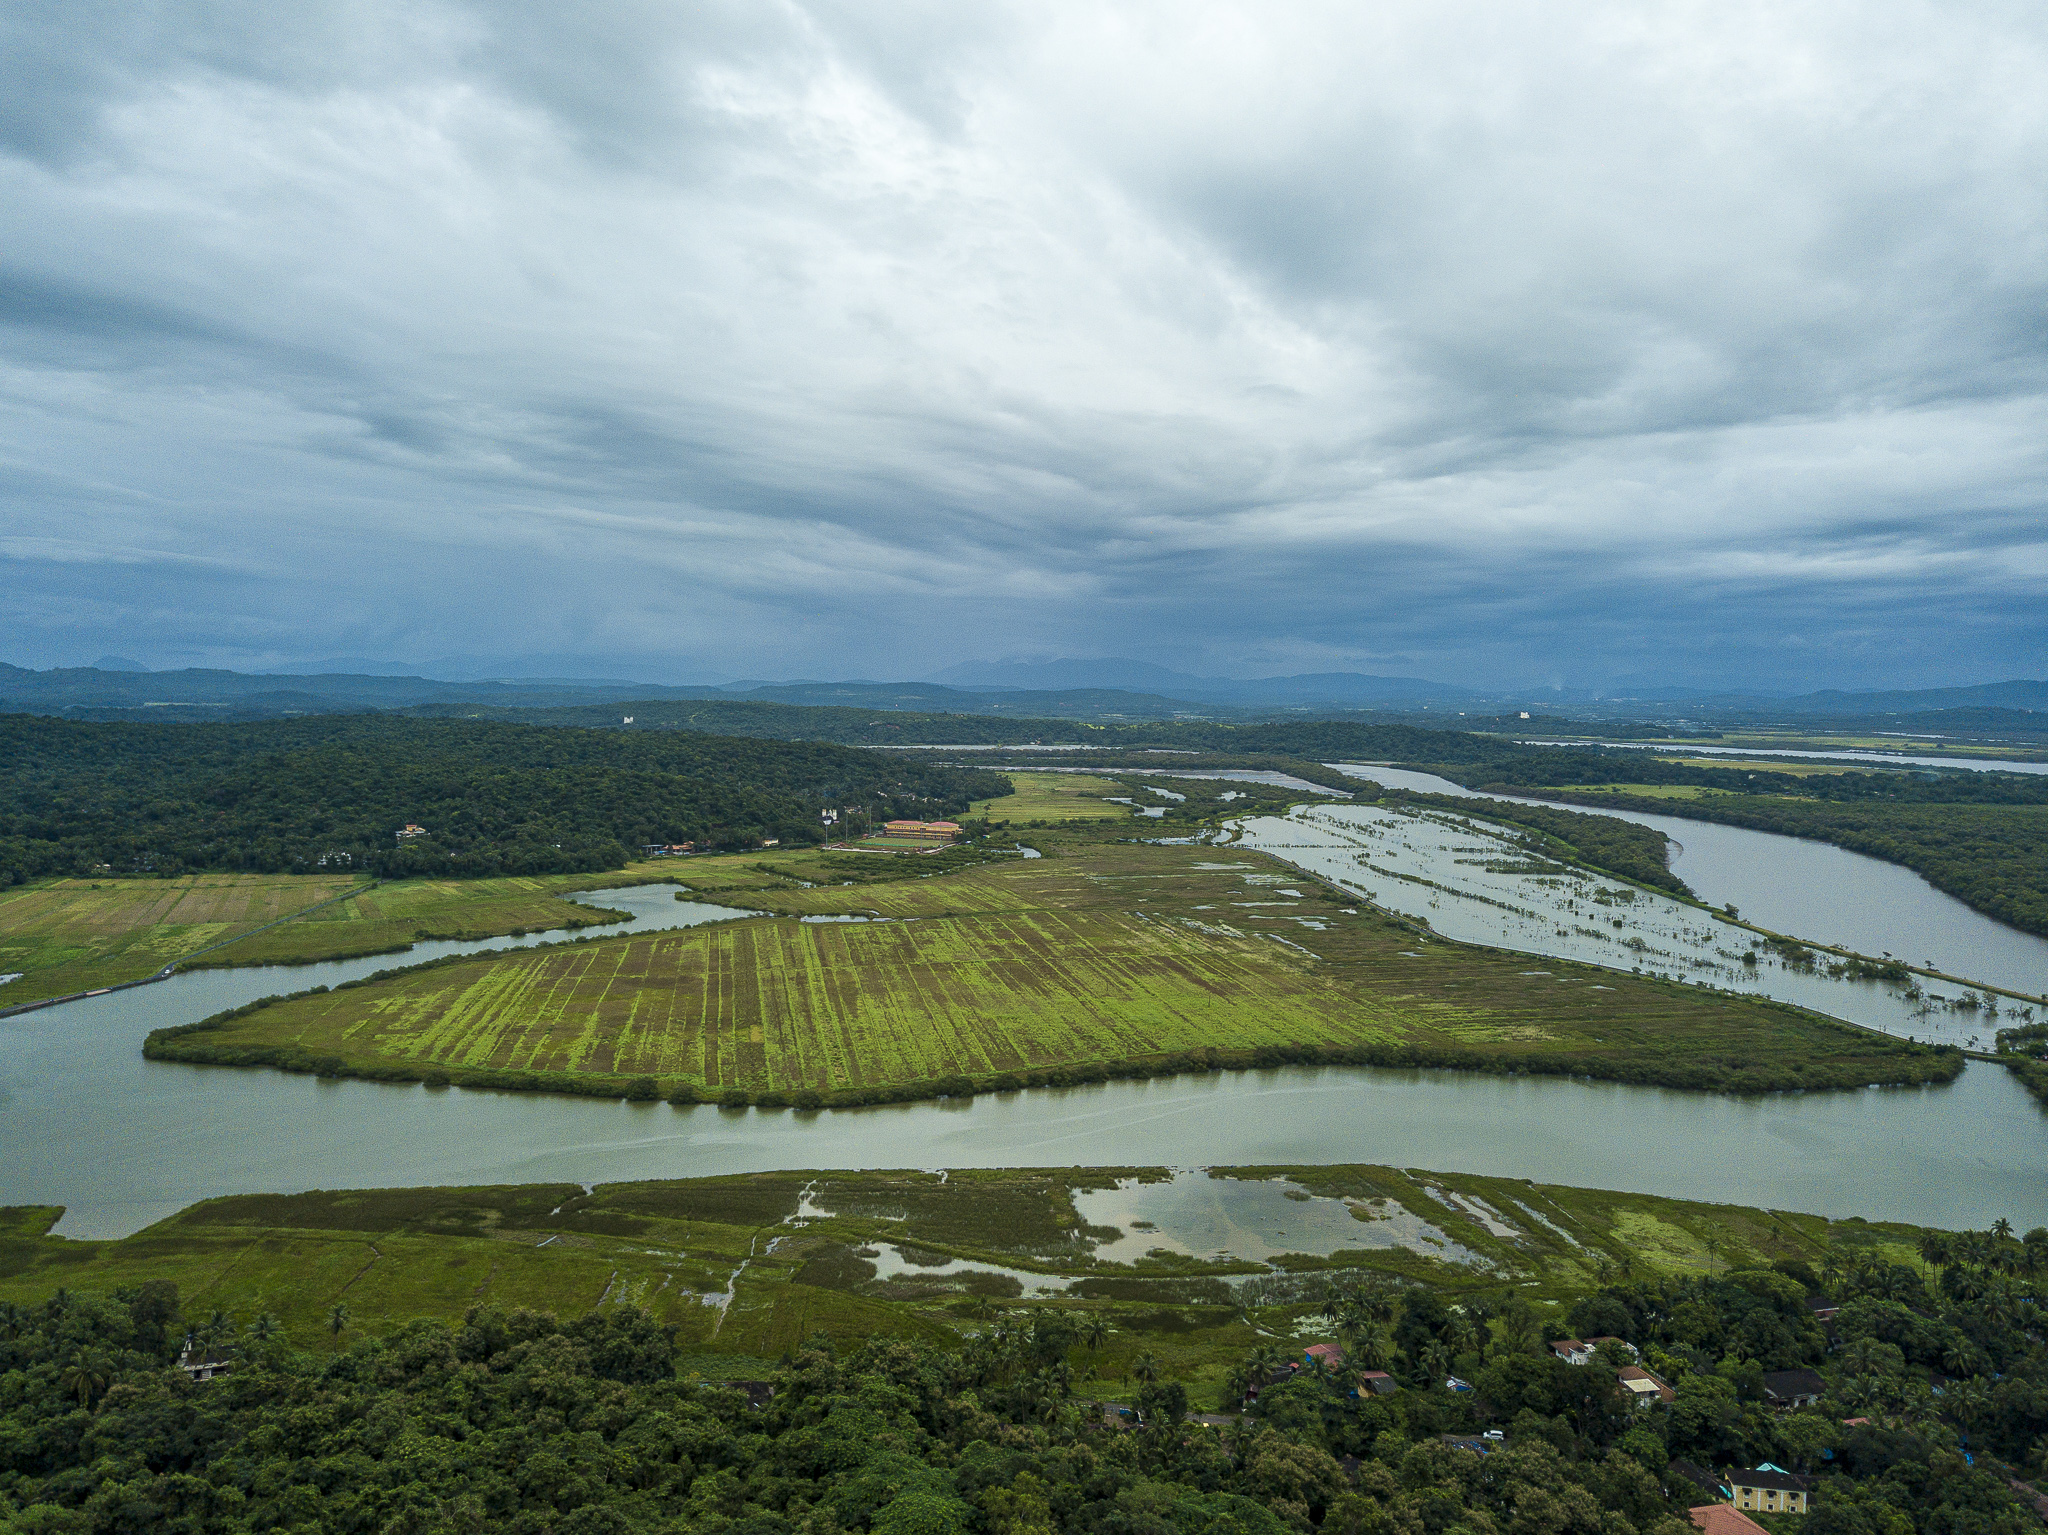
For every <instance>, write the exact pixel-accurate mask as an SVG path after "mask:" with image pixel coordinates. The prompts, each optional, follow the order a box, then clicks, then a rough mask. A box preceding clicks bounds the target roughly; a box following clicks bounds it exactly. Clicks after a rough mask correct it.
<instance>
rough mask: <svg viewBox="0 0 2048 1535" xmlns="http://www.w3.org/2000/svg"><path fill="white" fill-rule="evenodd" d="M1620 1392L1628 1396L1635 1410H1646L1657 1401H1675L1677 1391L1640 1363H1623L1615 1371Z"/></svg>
mask: <svg viewBox="0 0 2048 1535" xmlns="http://www.w3.org/2000/svg"><path fill="white" fill-rule="evenodd" d="M1615 1378H1616V1380H1617V1381H1618V1382H1619V1383H1620V1386H1621V1389H1622V1392H1623V1393H1624V1394H1625V1395H1626V1396H1627V1397H1628V1399H1629V1405H1630V1406H1632V1407H1634V1408H1635V1410H1636V1411H1637V1412H1646V1411H1648V1410H1649V1409H1650V1408H1652V1407H1654V1406H1656V1405H1657V1404H1658V1403H1659V1402H1675V1401H1677V1400H1678V1393H1677V1392H1676V1391H1673V1390H1672V1389H1671V1387H1670V1386H1669V1385H1667V1384H1666V1383H1665V1381H1664V1380H1663V1378H1662V1377H1660V1376H1657V1375H1654V1374H1652V1373H1651V1372H1650V1371H1648V1370H1646V1369H1644V1368H1643V1367H1642V1366H1641V1365H1635V1364H1629V1365H1623V1366H1622V1367H1621V1368H1620V1369H1619V1370H1617V1371H1616V1372H1615Z"/></svg>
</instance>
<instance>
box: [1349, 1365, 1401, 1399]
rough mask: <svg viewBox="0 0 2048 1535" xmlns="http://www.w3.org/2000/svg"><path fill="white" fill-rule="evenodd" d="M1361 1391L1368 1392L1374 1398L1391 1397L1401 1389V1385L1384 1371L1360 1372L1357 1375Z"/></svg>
mask: <svg viewBox="0 0 2048 1535" xmlns="http://www.w3.org/2000/svg"><path fill="white" fill-rule="evenodd" d="M1358 1386H1359V1389H1360V1390H1361V1391H1370V1392H1371V1393H1372V1394H1373V1395H1374V1396H1392V1395H1393V1394H1394V1393H1395V1392H1396V1391H1399V1390H1400V1389H1401V1383H1400V1382H1399V1381H1397V1380H1395V1379H1394V1377H1393V1376H1391V1375H1389V1374H1388V1373H1387V1372H1386V1371H1385V1370H1361V1371H1359V1374H1358Z"/></svg>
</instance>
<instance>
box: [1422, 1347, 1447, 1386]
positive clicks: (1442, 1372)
mask: <svg viewBox="0 0 2048 1535" xmlns="http://www.w3.org/2000/svg"><path fill="white" fill-rule="evenodd" d="M1421 1364H1422V1369H1423V1372H1424V1373H1425V1374H1426V1375H1428V1376H1429V1378H1430V1380H1431V1381H1433V1382H1434V1383H1436V1384H1437V1385H1442V1384H1443V1382H1444V1379H1445V1377H1446V1376H1448V1375H1449V1374H1450V1373H1451V1351H1450V1350H1449V1349H1447V1348H1445V1347H1444V1346H1443V1344H1441V1343H1439V1342H1435V1341H1433V1340H1432V1341H1431V1342H1429V1343H1426V1344H1424V1345H1423V1347H1422V1359H1421Z"/></svg>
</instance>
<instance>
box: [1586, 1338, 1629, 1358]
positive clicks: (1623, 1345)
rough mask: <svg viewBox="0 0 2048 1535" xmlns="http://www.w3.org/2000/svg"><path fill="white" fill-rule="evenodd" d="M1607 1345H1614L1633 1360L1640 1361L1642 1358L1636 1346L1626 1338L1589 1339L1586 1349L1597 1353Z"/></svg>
mask: <svg viewBox="0 0 2048 1535" xmlns="http://www.w3.org/2000/svg"><path fill="white" fill-rule="evenodd" d="M1607 1344H1612V1345H1613V1346H1614V1347H1615V1348H1618V1349H1620V1350H1621V1352H1622V1353H1624V1354H1626V1355H1628V1357H1629V1358H1631V1359H1640V1358H1641V1357H1642V1355H1641V1354H1639V1353H1637V1352H1636V1346H1635V1345H1634V1344H1633V1343H1631V1342H1629V1341H1628V1339H1626V1338H1588V1339H1587V1340H1586V1347H1587V1348H1590V1349H1594V1350H1596V1351H1597V1350H1598V1349H1600V1348H1601V1347H1603V1346H1604V1345H1607Z"/></svg>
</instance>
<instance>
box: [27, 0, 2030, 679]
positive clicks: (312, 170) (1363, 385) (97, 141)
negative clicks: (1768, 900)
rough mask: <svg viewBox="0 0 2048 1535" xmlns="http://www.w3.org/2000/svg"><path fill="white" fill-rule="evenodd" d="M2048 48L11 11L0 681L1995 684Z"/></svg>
mask: <svg viewBox="0 0 2048 1535" xmlns="http://www.w3.org/2000/svg"><path fill="white" fill-rule="evenodd" d="M2044 78H2048V10H2044V8H2043V7H2041V6H2040V5H2039V4H2038V0H2015V3H2011V4H2000V3H1996V0H1986V3H1980V4H1975V5H1968V6H1957V5H1953V4H1945V5H1932V4H1930V5H1916V4H1911V3H1894V0H1867V3H1864V4H1860V5H1848V4H1839V5H1831V4H1799V3H1796V0H1795V3H1792V4H1785V3H1774V4H1769V5H1765V4H1754V5H1746V4H1742V3H1727V0H1716V3H1700V4H1684V3H1672V4H1669V5H1644V4H1642V3H1640V0H1619V3H1615V4H1600V3H1575V4H1567V5H1554V4H1534V3H1532V4H1527V5H1518V4H1513V3H1499V0H1495V3H1490V4H1483V5H1470V6H1467V5H1461V4H1459V3H1458V0H1429V3H1427V4H1414V5H1407V4H1402V3H1398V0H1384V3H1378V4H1374V5H1370V6H1361V5H1357V4H1355V3H1338V4H1329V5H1317V4H1314V3H1302V4H1295V5H1284V6H1275V5H1272V4H1270V3H1268V4H1250V3H1248V4H1243V5H1226V4H1205V3H1202V0H1174V3H1171V4H1158V5H1143V4H1132V5H1121V6H1118V5H1109V6H1105V5H1103V4H1101V3H1099V0H1089V3H1076V4H1063V3H1061V0H1034V3H1031V4H1019V5H1012V6H1006V5H1002V4H971V5H961V4H957V3H945V4H939V3H932V4H921V3H916V0H904V3H894V4H883V5H875V4H872V3H854V0H847V3H845V4H842V5H833V4H810V5H796V4H781V3H777V0H742V3H732V4H721V3H718V0H708V3H707V0H691V3H687V4H685V3H682V0H666V3H653V0H615V3H611V4H607V5H603V6H565V5H561V4H558V3H539V0H534V3H525V0H494V3H489V4H484V3H476V4H464V3H459V0H389V3H382V0H293V3H291V4H288V5H278V4H275V3H273V0H248V3H236V0H220V3H201V0H189V3H171V0H159V3H153V4H152V3H146V0H119V3H111V0H109V3H104V4H102V3H96V0H68V3H67V0H18V3H16V4H14V5H10V6H8V7H7V8H6V10H5V13H4V17H0V506H4V508H5V514H4V518H0V600H4V604H5V607H4V611H5V614H6V625H5V642H4V645H0V651H4V654H0V659H6V660H10V661H13V662H15V663H17V664H30V665H37V666H48V665H53V664H80V663H83V662H88V661H90V660H92V659H93V658H94V657H96V656H98V655H101V654H103V653H106V652H110V651H111V652H116V653H119V654H123V655H128V656H134V657H137V658H139V659H141V660H143V661H144V662H146V663H148V664H152V665H159V666H168V665H183V664H211V665H232V666H237V667H243V668H264V667H269V666H283V665H292V664H302V663H305V662H308V661H318V660H322V659H326V658H331V657H361V658H368V659H371V660H380V661H398V662H408V663H415V664H423V665H424V664H428V663H438V664H439V665H440V666H441V667H442V669H443V670H453V669H456V668H458V667H460V666H465V665H466V666H469V667H471V668H472V669H476V670H485V671H504V670H524V671H534V670H540V671H545V672H550V673H556V674H560V673H564V672H572V673H582V674H586V675H619V674H621V673H622V672H623V673H624V674H627V675H632V676H636V677H642V678H660V679H664V680H685V679H691V678H711V677H723V676H735V675H737V676H753V677H794V676H812V677H852V676H874V677H908V676H920V675H926V674H929V673H932V672H934V671H938V670H940V669H943V668H945V667H947V666H950V665H952V664H954V663H957V662H960V661H963V660H974V659H995V658H1000V657H1050V656H1095V655H1116V656H1131V657H1137V658H1140V659H1144V660H1150V661H1156V662H1163V663H1166V664H1169V665H1173V666H1176V667H1178V668H1180V669H1182V670H1191V671H1202V672H1210V673H1217V674H1226V675H1260V674H1267V673H1280V672H1290V671H1310V670H1318V671H1320V670H1339V669H1342V670H1362V671H1378V672H1393V673H1401V674H1408V675H1421V676H1426V677H1431V678H1436V679H1440V680H1446V681H1462V682H1473V683H1493V682H1506V683H1527V682H1531V681H1537V680H1543V679H1554V680H1559V681H1564V682H1570V683H1577V684H1587V685H1599V684H1601V683H1603V682H1611V681H1613V680H1615V679H1618V678H1624V677H1631V676H1633V677H1643V676H1655V677H1660V678H1667V679H1671V680H1676V681H1701V682H1731V681H1732V682H1747V683H1751V684H1757V685H1787V686H1804V685H1859V684H1871V685H1920V684H1934V683H1949V682H1973V681H1985V680H1992V679H1994V678H2004V677H2012V676H2037V677H2038V676H2041V675H2044V674H2048V494H2044V491H2048V463H2044V460H2048V206H2044V203H2048V91H2044V90H2043V89H2042V87H2041V82H2042V80H2043V79H2044Z"/></svg>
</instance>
